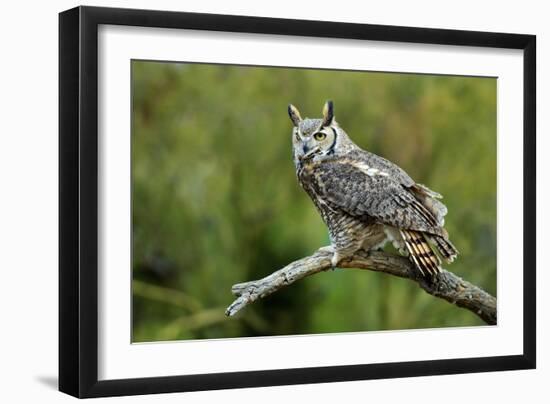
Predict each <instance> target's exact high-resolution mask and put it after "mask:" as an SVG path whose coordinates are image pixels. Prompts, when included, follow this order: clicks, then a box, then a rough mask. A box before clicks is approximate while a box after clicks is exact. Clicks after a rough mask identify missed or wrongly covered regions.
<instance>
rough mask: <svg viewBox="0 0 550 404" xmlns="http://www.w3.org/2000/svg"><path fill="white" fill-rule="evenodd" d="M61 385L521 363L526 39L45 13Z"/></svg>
mask: <svg viewBox="0 0 550 404" xmlns="http://www.w3.org/2000/svg"><path fill="white" fill-rule="evenodd" d="M59 34H60V35H59V41H60V42H59V46H60V51H59V55H60V56H59V82H60V87H59V96H60V105H59V110H60V112H59V124H60V130H59V136H60V142H59V145H60V268H59V275H60V279H59V282H60V289H59V290H60V296H59V299H60V303H59V307H60V323H59V335H60V337H59V348H60V349H59V351H60V354H59V355H60V358H59V387H60V390H61V391H63V392H66V393H68V394H71V395H73V396H76V397H100V396H113V395H131V394H147V393H161V392H181V391H193V390H208V389H222V388H239V387H254V386H270V385H283V384H299V383H321V382H333V381H346V380H360V379H377V378H393V377H409V376H421V375H438V374H456V373H465V372H486V371H498V370H511V369H529V368H534V367H535V356H536V355H535V51H536V50H535V47H536V45H535V44H536V41H535V37H534V36H532V35H523V34H504V33H489V32H471V31H455V30H443V29H426V28H411V27H396V26H380V25H365V24H349V23H338V22H324V21H300V20H285V19H273V18H260V17H244V16H227V15H212V14H195V13H181V12H166V11H152V10H126V9H109V8H94V7H78V8H75V9H71V10H68V11H65V12H63V13H61V14H60V17H59Z"/></svg>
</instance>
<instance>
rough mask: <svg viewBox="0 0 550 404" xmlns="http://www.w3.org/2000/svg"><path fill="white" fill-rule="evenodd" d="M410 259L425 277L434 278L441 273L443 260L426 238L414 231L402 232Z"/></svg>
mask: <svg viewBox="0 0 550 404" xmlns="http://www.w3.org/2000/svg"><path fill="white" fill-rule="evenodd" d="M400 232H401V237H402V238H403V241H404V242H405V246H406V247H407V251H408V252H409V259H410V260H411V261H412V262H413V263H414V265H415V266H416V268H417V269H418V270H419V271H420V273H421V274H422V276H424V277H432V276H434V275H436V274H437V273H439V272H440V266H441V260H440V259H439V257H438V256H437V255H436V253H435V252H434V251H433V249H432V247H431V246H430V244H429V243H428V240H427V239H426V236H425V235H424V234H423V233H421V232H417V231H413V230H400Z"/></svg>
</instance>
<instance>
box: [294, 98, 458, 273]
mask: <svg viewBox="0 0 550 404" xmlns="http://www.w3.org/2000/svg"><path fill="white" fill-rule="evenodd" d="M288 114H289V116H290V119H291V120H292V123H293V124H294V128H293V130H292V146H293V153H294V164H295V166H296V175H297V177H298V181H299V182H300V185H301V186H302V187H303V188H304V190H305V191H306V192H307V193H308V195H309V196H310V197H311V199H312V200H313V203H314V204H315V206H316V207H317V209H318V210H319V212H320V214H321V216H322V218H323V220H324V222H325V224H326V225H327V227H328V230H329V235H330V240H331V246H330V247H329V249H330V250H331V251H332V252H333V255H332V259H331V262H332V266H333V267H336V266H337V265H338V263H339V262H340V261H341V260H342V259H345V258H347V257H350V256H352V255H353V254H354V253H355V252H357V251H358V250H360V249H364V250H366V251H369V250H373V249H377V248H381V247H382V246H383V245H384V244H385V243H386V242H387V241H391V242H392V243H393V245H394V246H395V248H397V249H398V250H399V251H400V253H401V254H404V255H407V256H408V257H409V259H410V260H411V261H412V262H413V264H414V266H415V267H416V268H417V269H418V271H420V273H421V275H422V276H426V277H432V276H434V275H435V274H437V273H438V272H439V271H440V267H441V260H440V258H439V257H441V258H443V259H444V260H445V261H447V262H452V261H453V260H454V259H455V258H456V256H457V254H458V251H457V249H456V248H455V247H454V246H453V244H452V243H451V242H450V241H449V237H448V234H447V231H446V230H445V229H444V228H443V225H444V216H445V215H446V214H447V208H446V207H445V205H443V203H441V202H440V201H439V200H438V199H441V195H439V194H438V193H436V192H434V191H432V190H430V189H429V188H428V187H426V186H424V185H422V184H417V183H416V182H415V181H413V180H412V179H411V177H409V175H408V174H407V173H406V172H405V171H404V170H402V169H401V168H400V167H398V166H397V165H395V164H393V163H392V162H390V161H388V160H386V159H384V158H382V157H380V156H377V155H376V154H373V153H370V152H368V151H365V150H362V149H361V148H359V146H357V145H356V144H355V143H353V142H352V141H351V139H350V138H349V137H348V135H347V134H346V132H344V130H343V129H342V128H340V126H339V125H338V124H337V123H336V121H335V119H334V110H333V104H332V102H331V101H327V103H326V104H325V106H324V108H323V118H322V119H309V118H306V119H302V117H301V116H300V112H299V111H298V109H297V108H296V107H294V106H293V105H289V107H288Z"/></svg>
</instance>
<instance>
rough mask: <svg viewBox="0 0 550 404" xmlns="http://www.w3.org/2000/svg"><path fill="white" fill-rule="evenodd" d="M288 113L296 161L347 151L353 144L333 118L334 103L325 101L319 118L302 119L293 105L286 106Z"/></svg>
mask: <svg viewBox="0 0 550 404" xmlns="http://www.w3.org/2000/svg"><path fill="white" fill-rule="evenodd" d="M288 115H289V116H290V120H291V121H292V123H293V124H294V128H293V129H292V148H293V150H294V159H295V161H296V162H301V161H304V160H310V159H311V160H316V161H318V160H321V159H323V158H327V157H330V156H332V155H334V154H335V153H338V154H341V153H343V152H347V151H349V150H350V149H351V148H352V147H353V146H354V145H353V143H352V142H351V140H350V139H349V137H348V135H347V134H346V133H345V132H344V131H343V130H342V128H340V126H339V125H338V124H337V123H336V120H335V119H334V104H333V102H332V101H327V102H326V103H325V106H324V107H323V117H322V118H321V119H310V118H305V119H302V117H301V116H300V111H298V108H296V107H295V106H294V105H292V104H290V105H289V106H288Z"/></svg>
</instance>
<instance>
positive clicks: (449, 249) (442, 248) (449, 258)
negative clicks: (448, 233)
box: [431, 236, 458, 263]
mask: <svg viewBox="0 0 550 404" xmlns="http://www.w3.org/2000/svg"><path fill="white" fill-rule="evenodd" d="M431 241H432V243H433V244H434V245H435V247H436V248H437V252H438V253H439V254H440V255H441V257H442V258H443V259H444V260H445V261H446V262H449V263H451V262H453V261H454V259H455V258H456V257H457V255H458V250H457V249H456V247H455V246H454V245H453V243H451V242H450V241H449V240H448V239H446V238H445V237H442V236H432V237H431Z"/></svg>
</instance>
